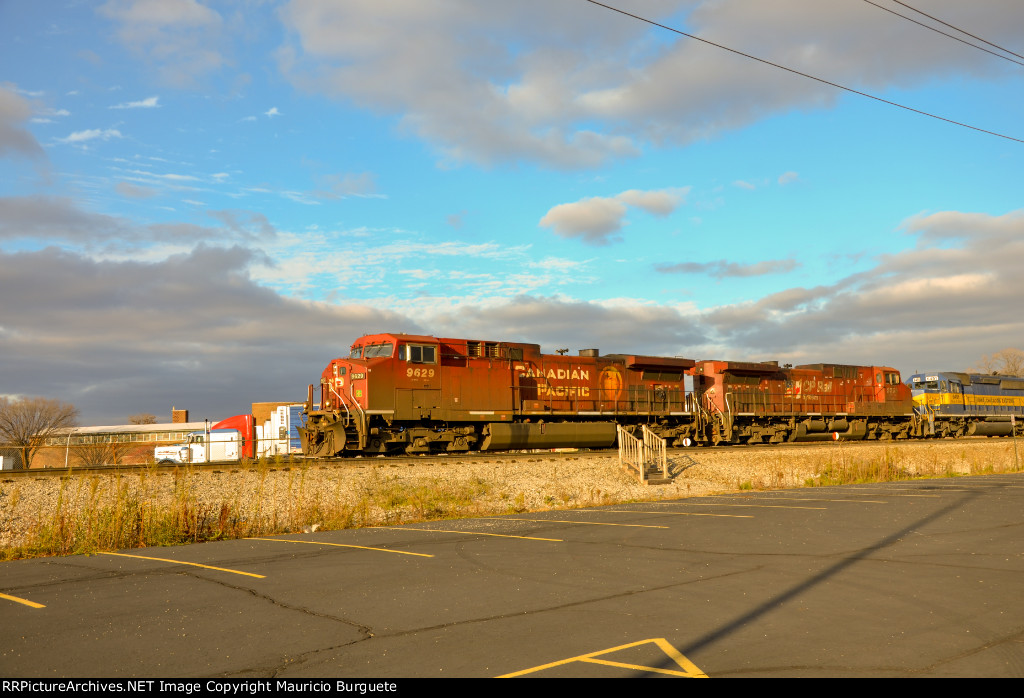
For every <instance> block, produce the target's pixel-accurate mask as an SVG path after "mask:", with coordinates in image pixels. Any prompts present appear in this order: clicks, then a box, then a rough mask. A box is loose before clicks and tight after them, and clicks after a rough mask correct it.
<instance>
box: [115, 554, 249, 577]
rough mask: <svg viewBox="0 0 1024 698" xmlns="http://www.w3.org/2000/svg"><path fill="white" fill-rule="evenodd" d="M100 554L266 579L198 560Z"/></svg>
mask: <svg viewBox="0 0 1024 698" xmlns="http://www.w3.org/2000/svg"><path fill="white" fill-rule="evenodd" d="M100 555H116V556H117V557H134V558H138V559H139V560H153V561H154V562H170V563H171V564H174V565H189V566H191V567H202V568H203V569H207V570H216V571H218V572H230V573H231V574H244V575H245V576H246V577H256V578H257V579H266V577H265V575H262V574H253V573H252V572H240V571H239V570H229V569H227V568H226V567H213V566H212V565H200V564H199V563H198V562H182V561H181V560H168V559H166V558H163V557H146V556H144V555H128V554H126V553H100Z"/></svg>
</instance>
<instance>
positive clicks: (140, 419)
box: [128, 412, 156, 424]
mask: <svg viewBox="0 0 1024 698" xmlns="http://www.w3.org/2000/svg"><path fill="white" fill-rule="evenodd" d="M128 423H129V424H156V415H155V414H149V413H148V412H140V413H139V414H133V415H132V416H130V417H129V418H128Z"/></svg>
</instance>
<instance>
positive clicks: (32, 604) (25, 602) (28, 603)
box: [0, 594, 46, 608]
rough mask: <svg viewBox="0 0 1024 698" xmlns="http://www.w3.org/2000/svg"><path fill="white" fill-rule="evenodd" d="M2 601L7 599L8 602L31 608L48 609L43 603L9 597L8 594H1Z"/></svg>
mask: <svg viewBox="0 0 1024 698" xmlns="http://www.w3.org/2000/svg"><path fill="white" fill-rule="evenodd" d="M0 599H7V600H8V601H13V602H14V603H20V604H23V605H25V606H30V607H31V608H46V606H44V605H43V604H41V603H36V602H35V601H29V600H28V599H22V598H19V597H17V596H9V595H8V594H0Z"/></svg>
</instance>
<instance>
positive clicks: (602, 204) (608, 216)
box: [540, 196, 626, 245]
mask: <svg viewBox="0 0 1024 698" xmlns="http://www.w3.org/2000/svg"><path fill="white" fill-rule="evenodd" d="M625 216H626V205H625V204H623V203H622V202H620V201H616V200H615V199H607V198H603V197H599V196H595V197H591V198H589V199H582V200H580V201H575V202H573V203H569V204H558V205H557V206H554V207H552V208H551V210H549V211H548V212H547V213H546V214H544V217H543V218H541V219H540V225H542V226H545V227H548V228H554V230H555V233H556V234H558V235H561V236H562V237H578V238H581V239H582V240H583V241H584V242H586V243H588V244H591V245H607V244H609V243H611V242H615V241H618V240H619V239H620V238H617V237H612V234H613V233H617V232H618V231H619V230H621V229H622V225H623V219H624V218H625Z"/></svg>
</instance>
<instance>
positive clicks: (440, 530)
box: [390, 526, 565, 543]
mask: <svg viewBox="0 0 1024 698" xmlns="http://www.w3.org/2000/svg"><path fill="white" fill-rule="evenodd" d="M390 530H393V531H429V532H430V533H461V534H463V535H466V536H494V537H495V538H521V539H523V540H544V541H549V542H552V543H564V542H565V541H564V540H562V539H561V538H536V537H533V536H510V535H506V534H504V533H481V532H480V531H448V530H445V529H443V528H408V527H406V526H402V527H401V528H393V529H390Z"/></svg>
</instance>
